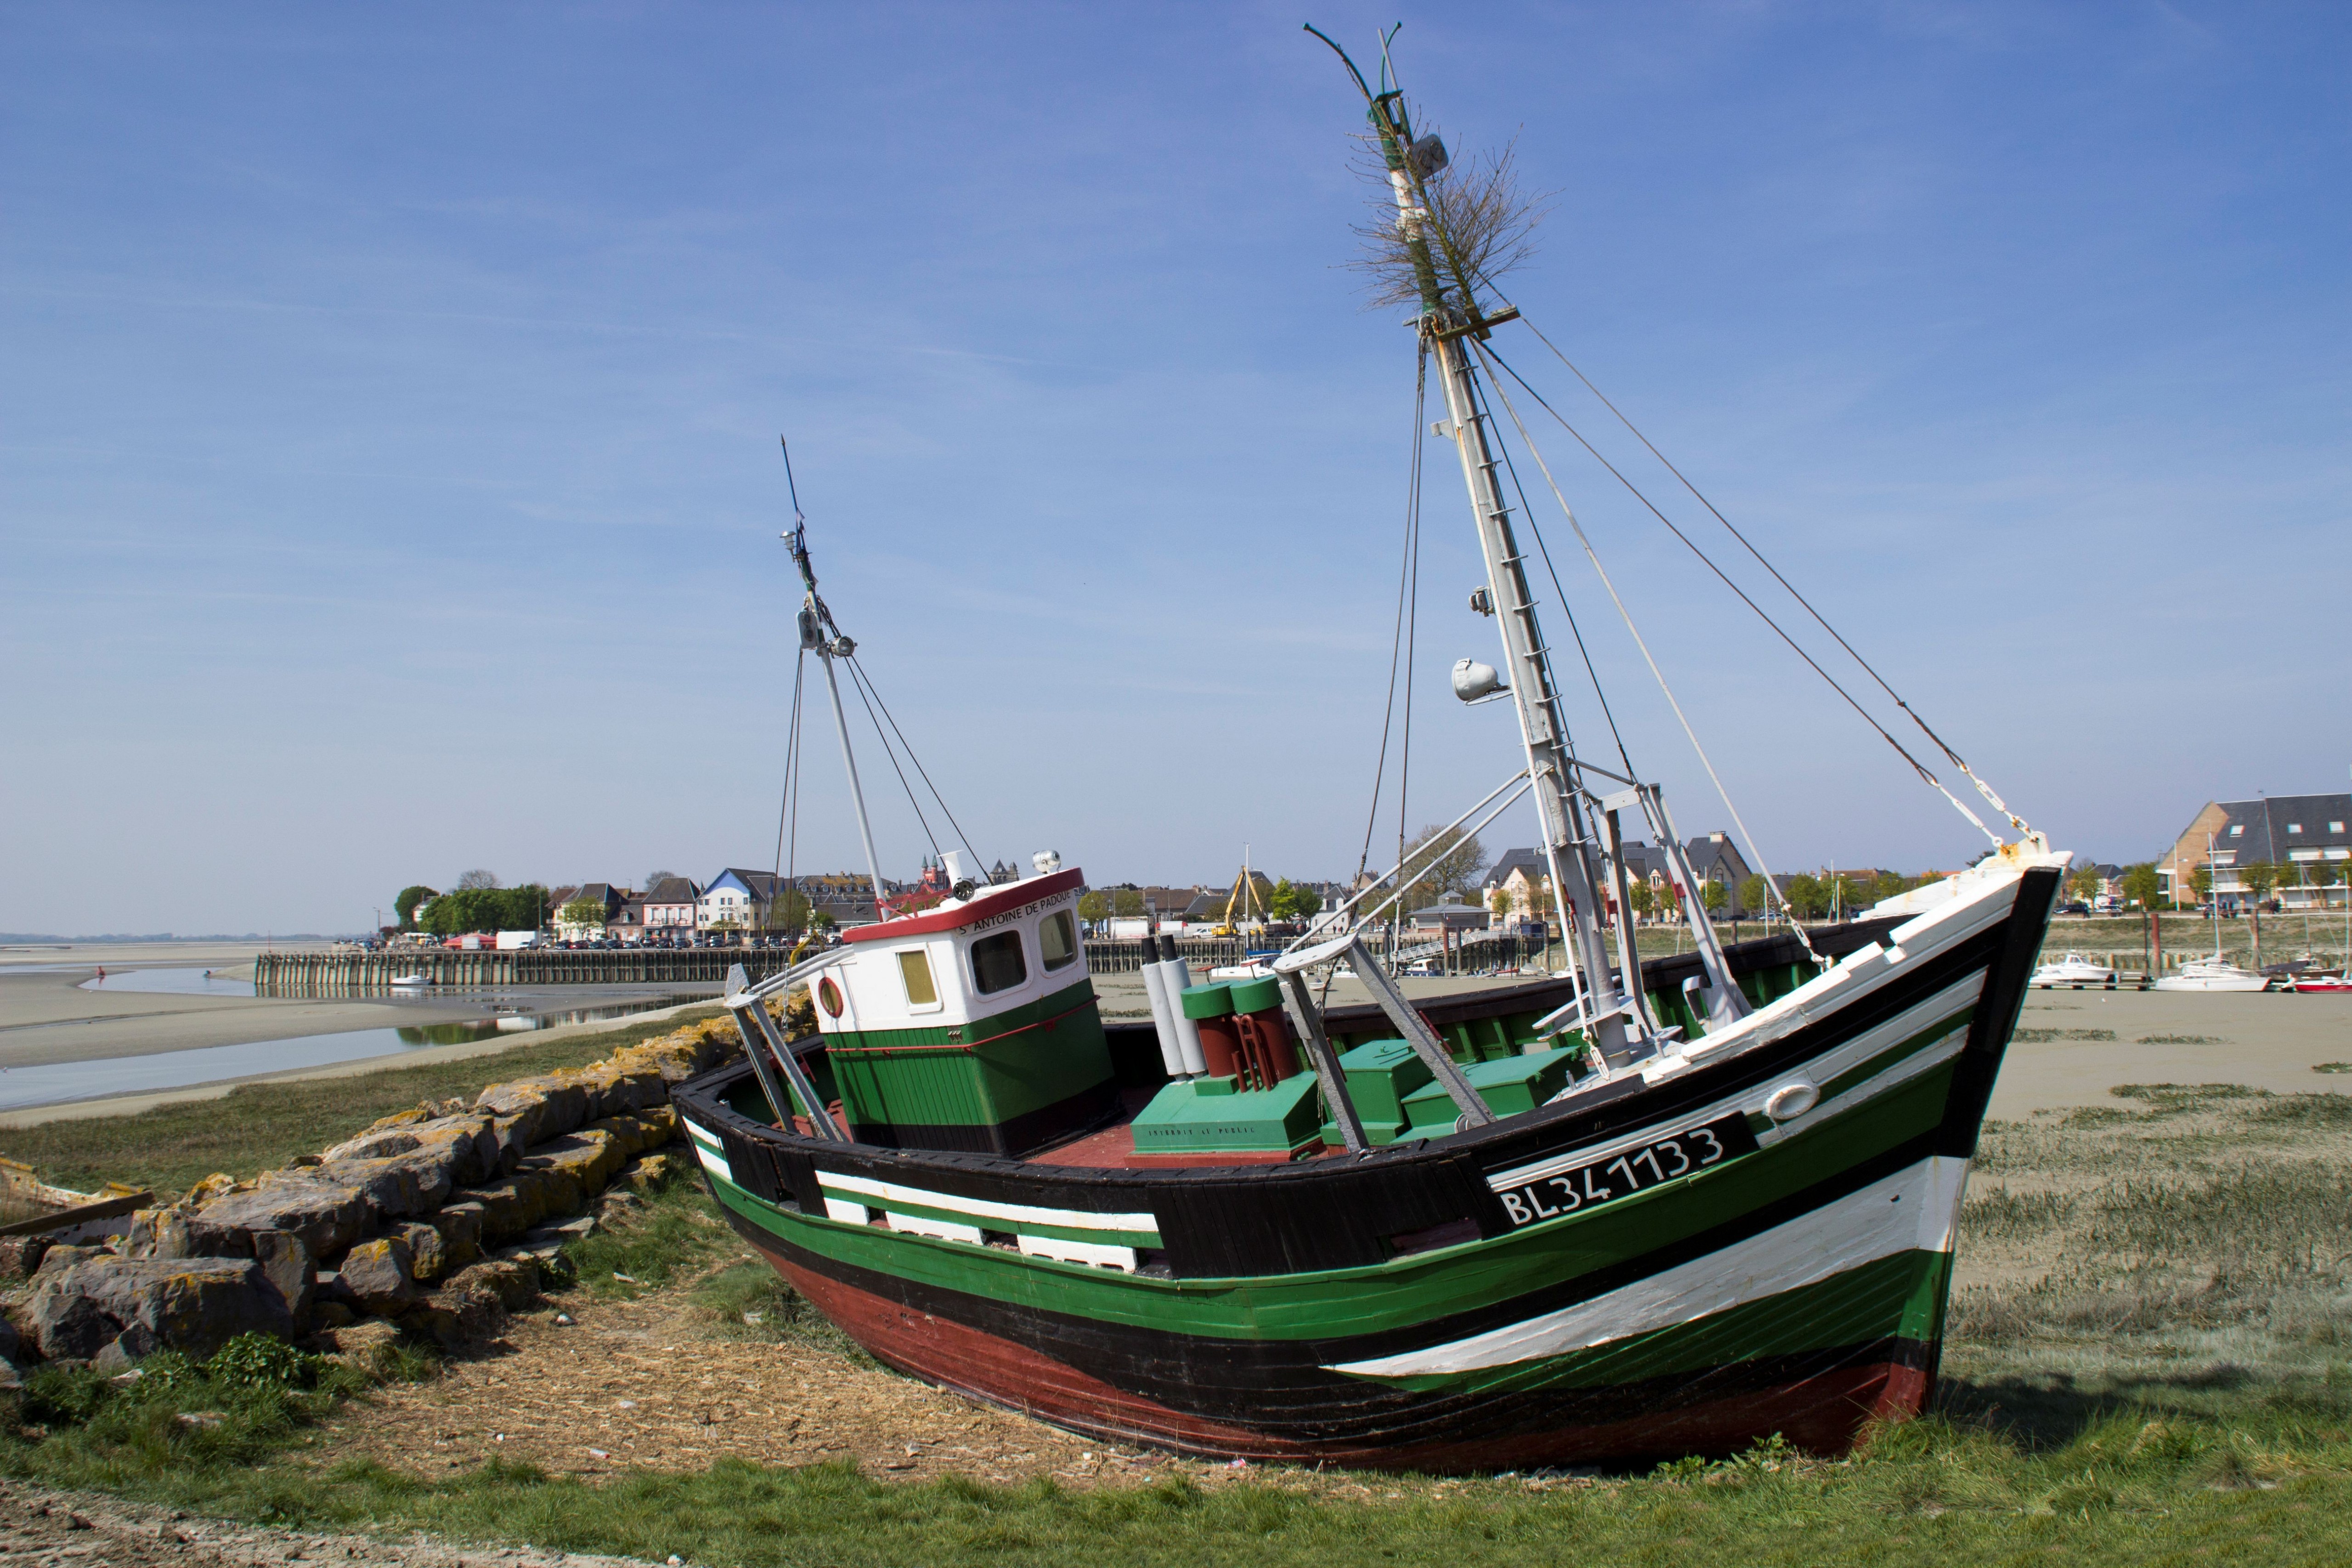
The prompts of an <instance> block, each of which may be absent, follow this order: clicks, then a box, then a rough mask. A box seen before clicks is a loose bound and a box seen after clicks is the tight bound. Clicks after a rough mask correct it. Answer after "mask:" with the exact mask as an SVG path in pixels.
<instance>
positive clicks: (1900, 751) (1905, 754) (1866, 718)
mask: <svg viewBox="0 0 2352 1568" xmlns="http://www.w3.org/2000/svg"><path fill="white" fill-rule="evenodd" d="M1477 353H1478V356H1479V358H1480V359H1482V360H1485V361H1487V362H1490V363H1493V364H1494V365H1496V366H1497V367H1499V368H1500V369H1501V370H1502V371H1503V373H1504V374H1507V375H1508V376H1509V377H1510V378H1511V379H1512V380H1513V381H1516V382H1517V383H1518V384H1519V385H1520V387H1521V388H1522V389H1523V390H1524V391H1525V392H1526V393H1527V395H1528V396H1529V397H1532V398H1534V399H1535V400H1536V402H1537V403H1538V405H1541V406H1542V408H1543V411H1544V412H1545V413H1547V414H1549V415H1550V416H1552V417H1553V418H1554V419H1555V420H1558V421H1559V426H1560V428H1561V429H1563V430H1565V431H1567V432H1568V433H1569V434H1570V436H1573V437H1576V441H1577V444H1578V445H1579V446H1580V447H1583V448H1584V449H1585V450H1586V451H1587V452H1589V453H1591V456H1592V459H1593V461H1595V462H1597V463H1599V464H1600V465H1601V467H1602V468H1606V469H1608V470H1609V474H1610V477H1611V478H1612V479H1615V480H1616V481H1617V482H1618V483H1619V484H1621V485H1622V486H1624V487H1625V489H1626V491H1627V492H1628V493H1629V494H1631V495H1632V496H1633V499H1634V500H1638V501H1640V502H1641V503H1642V505H1643V506H1644V507H1646V508H1648V510H1649V512H1650V515H1651V516H1653V517H1654V518H1656V519H1657V520H1658V521H1660V522H1661V523H1664V525H1665V528H1666V531H1668V532H1670V533H1672V534H1673V535H1674V536H1675V538H1676V539H1679V540H1681V541H1682V542H1683V543H1684V545H1685V547H1686V548H1688V549H1689V551H1690V552H1691V553H1692V554H1693V555H1696V556H1697V557H1698V559H1699V562H1700V563H1701V564H1703V565H1705V566H1706V569H1707V570H1708V571H1710V572H1712V573H1714V574H1715V575H1716V577H1717V580H1718V581H1719V582H1721V583H1722V584H1723V585H1724V586H1725V587H1727V588H1728V589H1730V590H1731V591H1732V593H1733V594H1735V595H1738V599H1739V602H1740V603H1741V604H1743V605H1747V606H1748V608H1749V609H1750V610H1752V611H1754V612H1755V613H1756V617H1757V619H1759V620H1760V621H1762V622H1763V623H1764V624H1765V625H1766V626H1769V627H1771V628H1772V631H1773V634H1774V635H1775V636H1777V637H1779V638H1780V640H1781V641H1782V642H1784V643H1787V644H1788V645H1789V647H1790V651H1791V652H1793V653H1795V654H1796V656H1797V657H1798V658H1801V659H1803V660H1804V661H1805V663H1806V665H1807V666H1808V667H1809V668H1811V670H1812V672H1813V673H1814V674H1815V675H1818V676H1820V677H1821V678H1822V680H1824V681H1826V682H1827V683H1828V684H1829V688H1830V689H1831V690H1832V691H1834V692H1836V693H1837V694H1838V695H1839V696H1840V697H1842V698H1843V699H1845V703H1846V706H1847V707H1849V708H1852V709H1853V710H1854V711H1855V712H1856V713H1858V714H1860V715H1861V716H1862V721H1863V722H1864V723H1865V724H1867V725H1869V726H1870V727H1871V728H1872V729H1874V730H1875V731H1878V734H1879V738H1880V739H1882V740H1884V741H1885V742H1886V743H1887V744H1888V745H1890V746H1892V747H1894V748H1895V755H1897V756H1899V757H1901V758H1902V759H1903V760H1904V761H1905V762H1906V763H1910V764H1911V769H1912V771H1913V772H1914V773H1917V774H1918V775H1919V777H1920V778H1921V779H1922V780H1924V781H1925V782H1926V783H1927V786H1928V787H1929V788H1931V789H1933V790H1934V791H1935V792H1936V793H1937V795H1942V796H1943V797H1944V798H1945V799H1946V800H1947V801H1949V802H1950V803H1951V806H1952V809H1953V810H1955V811H1957V812H1958V813H1959V814H1960V815H1961V816H1965V817H1967V818H1968V819H1969V822H1970V823H1971V824H1973V825H1974V826H1975V827H1976V830H1977V831H1978V832H1979V833H1981V834H1983V835H1984V836H1985V837H1987V838H1989V839H1990V840H1992V845H1993V847H1994V848H1996V849H1998V848H2000V843H2001V840H2000V835H1999V834H1997V833H1995V832H1994V831H1993V830H1992V829H1991V828H1990V827H1987V826H1985V825H1984V819H1983V818H1982V817H1979V816H1978V815H1977V814H1976V813H1975V812H1973V811H1970V810H1969V808H1968V806H1967V805H1966V804H1964V803H1963V802H1962V801H1961V800H1960V798H1959V796H1958V795H1954V794H1953V793H1952V792H1951V791H1950V790H1948V789H1946V788H1945V787H1944V783H1943V781H1942V780H1941V779H1939V778H1937V776H1936V775H1935V774H1934V773H1930V772H1929V771H1928V769H1927V764H1926V763H1922V762H1921V761H1920V760H1919V759H1918V758H1916V757H1915V756H1913V755H1912V754H1911V752H1910V751H1909V750H1908V749H1907V748H1906V747H1905V746H1904V744H1903V742H1900V741H1898V740H1896V739H1895V736H1894V735H1893V734H1892V733H1891V732H1889V731H1888V730H1887V728H1886V726H1885V725H1884V724H1882V723H1880V722H1879V721H1877V720H1876V719H1875V718H1874V717H1873V716H1872V714H1871V712H1870V710H1868V709H1867V708H1864V706H1863V705H1862V704H1861V703H1860V702H1858V701H1856V700H1854V696H1853V693H1852V692H1850V691H1848V690H1847V689H1845V688H1844V687H1843V685H1841V684H1839V682H1838V679H1837V678H1836V677H1835V676H1833V675H1832V674H1831V673H1830V672H1829V671H1828V670H1826V669H1823V668H1822V665H1821V661H1820V660H1819V659H1817V658H1814V657H1813V656H1812V655H1811V654H1810V653H1807V652H1806V651H1805V649H1804V647H1803V645H1802V644H1801V643H1799V642H1798V641H1797V639H1796V638H1794V637H1790V635H1789V633H1788V631H1787V629H1786V628H1784V627H1783V626H1781V625H1780V622H1778V621H1776V620H1774V619H1773V618H1772V616H1770V615H1769V613H1768V612H1767V611H1766V610H1765V608H1764V606H1763V605H1759V604H1758V603H1757V602H1756V601H1755V600H1754V599H1753V598H1751V597H1749V596H1748V591H1747V590H1746V589H1745V588H1742V587H1741V586H1740V585H1739V584H1737V583H1735V582H1733V581H1732V580H1731V578H1730V576H1729V575H1728V574H1727V573H1726V572H1725V571H1724V570H1723V568H1722V567H1720V566H1718V565H1717V564H1716V563H1715V560H1714V558H1713V557H1712V556H1710V555H1708V554H1707V552H1706V551H1704V550H1701V549H1700V548H1699V547H1698V544H1697V542H1696V541H1695V540H1693V539H1692V538H1691V537H1690V535H1689V534H1687V533H1685V532H1684V531H1682V530H1681V529H1680V528H1678V527H1676V526H1675V521H1674V520H1673V519H1672V518H1670V517H1668V516H1667V515H1666V514H1665V513H1664V512H1663V511H1660V510H1658V508H1657V506H1656V504H1655V503H1654V502H1653V501H1652V500H1650V498H1649V497H1648V496H1646V495H1643V493H1642V491H1641V489H1640V487H1638V486H1636V485H1635V484H1634V483H1633V480H1631V479H1627V478H1626V477H1625V476H1624V475H1623V474H1622V473H1621V472H1619V470H1618V468H1617V466H1616V465H1615V464H1614V463H1612V462H1611V461H1610V460H1609V459H1608V458H1604V457H1602V456H1601V452H1600V450H1599V449H1598V448H1596V447H1594V446H1593V445H1592V443H1591V442H1590V441H1588V440H1586V439H1585V438H1584V435H1583V432H1581V431H1580V430H1579V429H1577V427H1576V426H1573V425H1571V424H1570V423H1569V422H1568V419H1567V417H1566V416H1564V415H1562V414H1561V413H1560V412H1559V409H1557V408H1554V407H1553V406H1552V405H1550V403H1549V402H1547V401H1546V400H1545V398H1544V395H1543V394H1542V393H1540V392H1538V391H1537V390H1536V389H1535V388H1534V387H1532V386H1530V385H1528V381H1527V378H1526V377H1525V376H1522V375H1521V374H1519V373H1518V372H1517V371H1516V370H1514V369H1512V368H1511V365H1510V363H1509V362H1508V361H1507V360H1505V359H1504V358H1503V356H1502V355H1500V354H1498V353H1496V352H1495V351H1494V349H1493V348H1492V347H1491V346H1489V345H1487V344H1484V343H1481V344H1478V345H1477ZM1490 379H1491V378H1490ZM1496 393H1497V394H1498V395H1501V396H1502V398H1503V406H1504V407H1505V408H1507V409H1510V410H1511V419H1512V422H1513V423H1514V424H1517V425H1519V438H1520V439H1521V440H1524V441H1527V442H1528V451H1529V452H1530V453H1533V452H1534V451H1535V444H1534V442H1533V440H1532V439H1531V438H1530V437H1528V431H1527V426H1525V425H1524V424H1523V423H1521V422H1520V421H1519V416H1518V412H1517V409H1515V408H1512V405H1511V400H1510V395H1508V394H1507V393H1504V392H1503V391H1502V387H1501V385H1500V384H1499V383H1497V384H1496ZM1536 460H1537V463H1538V466H1541V465H1542V462H1543V459H1542V458H1541V457H1540V456H1538V457H1537V459H1536ZM1544 478H1545V479H1546V481H1547V482H1549V483H1550V484H1551V486H1552V494H1553V495H1554V497H1555V498H1557V499H1559V504H1560V508H1561V510H1568V500H1567V499H1566V498H1565V497H1563V496H1560V494H1559V484H1558V482H1557V481H1554V480H1552V479H1551V470H1550V469H1549V468H1545V469H1544ZM1569 515H1570V521H1571V523H1573V524H1574V526H1575V528H1576V531H1577V537H1578V538H1579V539H1580V540H1581V539H1583V538H1584V528H1583V525H1582V524H1581V523H1575V522H1574V518H1575V514H1574V513H1573V512H1572V511H1571V512H1570V514H1569ZM1591 548H1592V546H1591V542H1590V541H1586V542H1585V550H1586V552H1588V553H1590V552H1591ZM1593 566H1594V569H1595V570H1599V568H1600V560H1599V558H1598V557H1597V556H1596V557H1594V560H1593ZM1604 581H1605V578H1604ZM1610 593H1611V595H1612V596H1614V595H1615V593H1616V589H1615V588H1614V587H1612V588H1611V589H1610ZM1619 607H1620V610H1621V613H1622V605H1620V606H1619ZM1632 624H1633V622H1632V619H1631V617H1630V616H1629V617H1628V618H1627V621H1626V625H1627V626H1629V627H1630V626H1632ZM1643 657H1644V658H1647V657H1648V649H1647V647H1644V648H1643ZM1651 668H1652V670H1653V671H1655V669H1656V668H1657V667H1656V665H1655V663H1653V664H1652V665H1651ZM1664 679H1665V678H1664V676H1660V677H1659V681H1660V683H1661V685H1663V684H1664ZM1675 712H1676V715H1677V716H1679V715H1680V713H1681V709H1680V708H1679V707H1677V708H1676V709H1675ZM1684 728H1685V731H1687V730H1688V729H1689V725H1688V723H1687V721H1685V725H1684ZM1691 744H1692V745H1694V746H1696V745H1697V744H1698V737H1697V736H1696V734H1694V735H1692V737H1691ZM1707 771H1708V773H1710V774H1712V773H1713V772H1714V768H1713V766H1712V764H1710V765H1709V767H1708V770H1707ZM1717 787H1718V788H1719V787H1720V785H1719V784H1718V786H1717ZM1724 804H1725V805H1729V804H1730V801H1729V798H1728V797H1726V799H1725V802H1724ZM2012 820H2013V819H2012ZM2019 826H2023V825H2022V824H2020V825H2019Z"/></svg>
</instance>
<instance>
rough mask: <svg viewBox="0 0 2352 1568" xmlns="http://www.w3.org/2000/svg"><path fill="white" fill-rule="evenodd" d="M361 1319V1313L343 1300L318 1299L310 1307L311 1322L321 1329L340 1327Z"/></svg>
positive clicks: (314, 1326)
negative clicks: (353, 1309)
mask: <svg viewBox="0 0 2352 1568" xmlns="http://www.w3.org/2000/svg"><path fill="white" fill-rule="evenodd" d="M357 1321H359V1314H358V1313H357V1312H354V1311H352V1310H351V1309H350V1308H349V1307H346V1306H345V1305H343V1303H341V1301H317V1302H313V1303H312V1304H311V1307H310V1324H311V1326H312V1327H313V1328H319V1329H340V1328H341V1327H343V1326H344V1325H345V1324H347V1323H355V1322H357ZM314 1337H315V1336H314Z"/></svg>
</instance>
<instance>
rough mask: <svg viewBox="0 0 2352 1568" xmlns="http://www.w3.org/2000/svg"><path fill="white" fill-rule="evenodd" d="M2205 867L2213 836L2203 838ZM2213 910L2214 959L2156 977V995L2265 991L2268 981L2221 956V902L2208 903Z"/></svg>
mask: <svg viewBox="0 0 2352 1568" xmlns="http://www.w3.org/2000/svg"><path fill="white" fill-rule="evenodd" d="M2205 863H2206V864H2207V865H2208V866H2210V865H2212V864H2213V863H2214V859H2213V836H2212V835H2211V834H2210V833H2209V834H2207V835H2206V836H2205ZM2210 902H2211V905H2212V910H2213V956H2212V957H2210V958H2192V959H2190V960H2189V961H2188V962H2187V963H2183V964H2182V965H2181V966H2180V967H2179V969H2176V970H2174V971H2173V972H2172V973H2169V974H2165V975H2159V976H2158V977H2157V982H2156V985H2155V989H2157V990H2158V991H2267V990H2269V989H2270V988H2271V977H2270V976H2269V975H2267V974H2257V973H2254V972H2253V971H2252V970H2251V969H2241V968H2240V967H2239V966H2238V965H2236V964H2234V963H2231V962H2230V961H2229V960H2228V959H2226V958H2224V957H2222V956H2221V898H2220V896H2219V895H2215V896H2213V897H2212V898H2211V900H2210Z"/></svg>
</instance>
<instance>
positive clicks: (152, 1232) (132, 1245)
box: [122, 1208, 195, 1258]
mask: <svg viewBox="0 0 2352 1568" xmlns="http://www.w3.org/2000/svg"><path fill="white" fill-rule="evenodd" d="M122 1255H123V1256H124V1257H125V1258H193V1257H194V1256H195V1247H194V1242H193V1241H192V1239H191V1238H190V1236H189V1232H188V1216H187V1215H184V1214H182V1213H181V1212H180V1211H179V1210H178V1209H175V1208H173V1209H138V1210H134V1211H133V1212H132V1214H131V1228H130V1230H129V1231H128V1232H127V1233H126V1234H125V1235H124V1236H123V1238H122Z"/></svg>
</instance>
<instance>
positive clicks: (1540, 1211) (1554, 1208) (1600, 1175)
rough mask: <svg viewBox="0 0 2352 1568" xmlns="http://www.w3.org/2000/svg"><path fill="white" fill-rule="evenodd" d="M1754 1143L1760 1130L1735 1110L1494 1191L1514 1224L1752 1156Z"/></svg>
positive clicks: (1591, 1204)
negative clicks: (1602, 1157)
mask: <svg viewBox="0 0 2352 1568" xmlns="http://www.w3.org/2000/svg"><path fill="white" fill-rule="evenodd" d="M1756 1147H1757V1145H1756V1134H1755V1133H1753V1132H1751V1131H1748V1118H1747V1117H1746V1116H1745V1115H1744V1114H1739V1113H1735V1114H1733V1115H1730V1116H1724V1117H1718V1118H1717V1119H1716V1120H1715V1121H1709V1122H1707V1123H1706V1124H1705V1125H1703V1126H1698V1127H1692V1128H1688V1129H1686V1130H1685V1131H1681V1132H1675V1133H1672V1134H1669V1135H1668V1136H1666V1137H1664V1138H1660V1139H1657V1140H1655V1141H1654V1142H1649V1143H1644V1144H1643V1145H1642V1146H1641V1147H1640V1148H1638V1149H1627V1150H1625V1151H1623V1152H1621V1153H1618V1154H1615V1155H1612V1157H1611V1158H1609V1159H1607V1160H1602V1161H1595V1162H1594V1163H1591V1164H1589V1165H1579V1166H1576V1167H1575V1168H1574V1169H1572V1170H1569V1171H1565V1172H1562V1173H1560V1174H1559V1175H1557V1176H1546V1177H1544V1178H1543V1179H1542V1180H1540V1181H1535V1182H1529V1183H1528V1184H1525V1185H1523V1186H1517V1187H1512V1188H1510V1189H1508V1190H1507V1191H1506V1192H1503V1193H1500V1194H1496V1195H1497V1196H1499V1197H1500V1198H1501V1199H1502V1200H1503V1210H1504V1212H1505V1213H1507V1214H1508V1215H1510V1216H1511V1224H1512V1226H1514V1227H1515V1228H1516V1227H1517V1226H1523V1225H1534V1224H1536V1223H1537V1222H1538V1221H1540V1220H1547V1219H1558V1218H1559V1216H1560V1215H1569V1214H1577V1213H1580V1212H1581V1211H1582V1210H1585V1209H1589V1208H1595V1207H1598V1206H1599V1205H1601V1204H1605V1203H1609V1202H1611V1201H1612V1200H1614V1199H1617V1198H1622V1197H1630V1196H1632V1195H1633V1194H1635V1193H1638V1192H1641V1191H1643V1189H1644V1188H1648V1187H1654V1186H1657V1185H1658V1184H1661V1183H1664V1182H1671V1181H1673V1180H1674V1179H1675V1177H1677V1176H1687V1175H1689V1174H1690V1173H1692V1172H1693V1171H1703V1170H1705V1169H1706V1167H1708V1166H1709V1165H1717V1164H1720V1163H1723V1162H1724V1161H1726V1160H1727V1159H1729V1158H1731V1157H1732V1156H1733V1155H1735V1154H1752V1153H1754V1152H1756Z"/></svg>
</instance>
